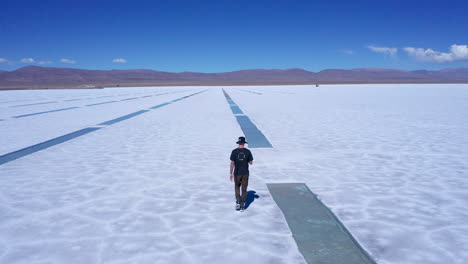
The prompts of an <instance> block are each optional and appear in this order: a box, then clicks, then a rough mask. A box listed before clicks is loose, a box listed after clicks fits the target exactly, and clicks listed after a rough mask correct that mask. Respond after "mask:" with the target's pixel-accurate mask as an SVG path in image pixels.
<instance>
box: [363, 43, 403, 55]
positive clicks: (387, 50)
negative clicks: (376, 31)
mask: <svg viewBox="0 0 468 264" xmlns="http://www.w3.org/2000/svg"><path fill="white" fill-rule="evenodd" d="M367 48H368V49H370V50H371V51H373V52H376V53H383V54H385V55H390V56H395V55H396V54H397V52H398V49H397V48H388V47H377V46H373V45H369V46H367Z"/></svg>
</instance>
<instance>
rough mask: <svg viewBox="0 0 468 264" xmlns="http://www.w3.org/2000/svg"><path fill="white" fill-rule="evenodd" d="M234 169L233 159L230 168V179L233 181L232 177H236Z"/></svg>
mask: <svg viewBox="0 0 468 264" xmlns="http://www.w3.org/2000/svg"><path fill="white" fill-rule="evenodd" d="M233 170H234V161H232V160H231V167H230V168H229V179H230V180H231V181H232V178H234V175H233V174H232V172H233Z"/></svg>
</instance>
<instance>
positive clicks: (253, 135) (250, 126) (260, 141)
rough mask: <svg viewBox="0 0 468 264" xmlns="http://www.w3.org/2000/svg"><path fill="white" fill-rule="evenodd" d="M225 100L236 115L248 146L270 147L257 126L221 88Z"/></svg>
mask: <svg viewBox="0 0 468 264" xmlns="http://www.w3.org/2000/svg"><path fill="white" fill-rule="evenodd" d="M223 93H224V96H225V97H226V101H227V102H228V104H229V106H230V107H231V111H232V113H233V114H234V116H235V117H236V120H237V123H239V126H240V127H241V129H242V131H243V132H244V135H245V137H246V138H247V141H248V142H249V143H248V144H249V147H250V148H272V147H273V146H272V145H271V143H270V142H269V141H268V139H267V138H266V137H265V135H263V133H262V132H261V131H260V130H259V129H258V128H257V126H256V125H255V124H254V123H253V122H252V121H251V120H250V118H249V117H248V116H247V115H245V114H244V112H242V110H241V109H240V107H239V106H238V105H237V104H236V103H235V102H234V101H233V100H232V99H231V97H230V96H229V95H228V94H227V93H226V91H225V90H224V89H223Z"/></svg>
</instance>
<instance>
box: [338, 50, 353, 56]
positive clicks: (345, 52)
mask: <svg viewBox="0 0 468 264" xmlns="http://www.w3.org/2000/svg"><path fill="white" fill-rule="evenodd" d="M341 52H343V53H344V54H348V55H353V54H354V51H353V50H348V49H345V50H342V51H341Z"/></svg>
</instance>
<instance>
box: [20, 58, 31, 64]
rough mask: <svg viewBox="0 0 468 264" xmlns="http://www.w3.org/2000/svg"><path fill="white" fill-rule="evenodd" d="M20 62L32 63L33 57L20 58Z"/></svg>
mask: <svg viewBox="0 0 468 264" xmlns="http://www.w3.org/2000/svg"><path fill="white" fill-rule="evenodd" d="M21 62H22V63H34V59H33V58H24V59H21Z"/></svg>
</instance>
